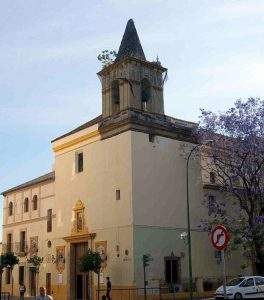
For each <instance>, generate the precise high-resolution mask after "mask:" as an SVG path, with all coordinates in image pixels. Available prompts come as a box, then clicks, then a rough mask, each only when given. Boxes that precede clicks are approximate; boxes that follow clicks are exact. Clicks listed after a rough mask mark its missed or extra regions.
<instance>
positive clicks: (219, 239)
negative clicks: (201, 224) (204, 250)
mask: <svg viewBox="0 0 264 300" xmlns="http://www.w3.org/2000/svg"><path fill="white" fill-rule="evenodd" d="M211 241H212V244H213V247H214V248H215V249H216V250H218V251H222V250H224V249H225V248H226V247H227V244H228V242H229V234H228V231H227V229H226V228H225V226H223V225H217V226H216V227H215V228H214V229H213V230H212V233H211Z"/></svg>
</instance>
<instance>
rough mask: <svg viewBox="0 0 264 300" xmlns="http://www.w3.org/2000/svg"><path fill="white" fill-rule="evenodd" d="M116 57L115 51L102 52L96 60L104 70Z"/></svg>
mask: <svg viewBox="0 0 264 300" xmlns="http://www.w3.org/2000/svg"><path fill="white" fill-rule="evenodd" d="M116 56H117V53H116V51H115V50H111V51H110V50H103V51H102V52H101V53H100V54H99V55H98V56H97V59H98V60H99V61H100V62H101V63H102V67H103V68H105V67H107V66H109V65H111V64H112V63H113V62H114V60H115V58H116Z"/></svg>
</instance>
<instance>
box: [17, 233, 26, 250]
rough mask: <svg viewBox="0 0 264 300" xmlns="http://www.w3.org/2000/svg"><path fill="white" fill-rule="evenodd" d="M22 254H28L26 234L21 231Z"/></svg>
mask: <svg viewBox="0 0 264 300" xmlns="http://www.w3.org/2000/svg"><path fill="white" fill-rule="evenodd" d="M19 250H20V252H23V253H25V252H26V232H25V231H21V232H20V249H19Z"/></svg>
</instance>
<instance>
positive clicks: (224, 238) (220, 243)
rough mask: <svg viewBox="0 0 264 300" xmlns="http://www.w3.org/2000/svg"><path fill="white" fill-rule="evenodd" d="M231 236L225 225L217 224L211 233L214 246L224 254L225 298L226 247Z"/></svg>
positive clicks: (224, 284)
mask: <svg viewBox="0 0 264 300" xmlns="http://www.w3.org/2000/svg"><path fill="white" fill-rule="evenodd" d="M229 239H230V236H229V233H228V231H227V229H226V228H225V226H223V225H217V226H216V227H215V228H214V229H213V230H212V233H211V242H212V245H213V247H214V248H215V249H216V250H218V251H221V256H222V262H223V277H224V278H223V279H224V282H223V288H224V299H227V296H226V266H225V249H226V247H227V244H228V242H229Z"/></svg>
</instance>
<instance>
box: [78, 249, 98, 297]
mask: <svg viewBox="0 0 264 300" xmlns="http://www.w3.org/2000/svg"><path fill="white" fill-rule="evenodd" d="M101 263H102V259H101V256H100V254H99V253H98V252H94V251H92V250H91V249H89V250H88V251H87V252H86V253H85V254H84V255H83V257H82V258H81V259H80V264H79V268H80V271H81V272H85V273H88V274H89V273H90V272H94V273H96V274H97V278H98V293H97V299H98V300H99V288H100V280H99V279H100V269H101Z"/></svg>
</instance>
